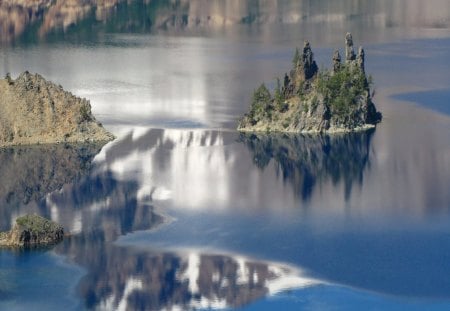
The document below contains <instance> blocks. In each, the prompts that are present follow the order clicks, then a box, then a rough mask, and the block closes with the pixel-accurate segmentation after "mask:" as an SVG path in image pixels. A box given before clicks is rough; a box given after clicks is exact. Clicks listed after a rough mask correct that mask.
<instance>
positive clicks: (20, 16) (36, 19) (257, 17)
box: [0, 0, 450, 42]
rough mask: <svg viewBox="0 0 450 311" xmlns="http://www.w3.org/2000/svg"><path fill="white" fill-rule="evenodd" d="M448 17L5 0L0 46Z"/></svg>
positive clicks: (388, 9) (435, 10) (444, 17)
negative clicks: (71, 36)
mask: <svg viewBox="0 0 450 311" xmlns="http://www.w3.org/2000/svg"><path fill="white" fill-rule="evenodd" d="M448 14H449V9H448V3H447V1H446V0H433V1H432V4H431V3H430V2H427V4H424V3H423V1H421V0H400V1H395V2H392V1H383V0H377V1H372V0H371V1H368V0H367V1H358V2H355V1H352V0H342V1H332V2H330V1H310V0H302V1H297V0H287V1H286V0H270V1H265V0H246V1H234V0H228V1H209V0H181V1H172V0H167V1H164V0H157V1H148V0H132V1H123V0H106V1H105V0H102V1H99V0H57V1H52V2H50V1H47V0H38V1H23V0H6V1H2V2H1V3H0V29H1V31H0V37H1V39H0V41H3V42H11V41H14V40H15V39H17V38H20V39H21V40H23V41H34V40H37V39H38V38H47V39H55V38H58V37H59V36H63V37H64V36H65V34H67V33H76V34H77V35H76V38H77V39H80V38H84V39H90V38H92V37H93V36H95V35H96V34H99V33H104V32H118V33H123V32H133V33H154V32H164V33H183V32H187V33H191V32H194V33H197V32H210V31H227V32H228V31H229V30H230V28H232V27H233V26H236V25H246V26H247V25H248V26H251V25H257V26H258V28H260V27H264V26H270V27H273V26H276V25H292V24H293V25H305V24H312V25H314V24H317V25H321V26H322V25H323V23H328V24H330V25H335V26H337V27H342V26H343V25H344V24H349V23H356V26H355V25H353V26H352V25H350V24H349V25H348V26H351V27H350V28H355V29H358V28H360V27H371V28H373V27H377V28H396V27H405V26H406V27H419V28H435V29H439V28H444V29H445V28H449V27H450V23H449V20H448ZM305 30H307V29H305ZM347 30H348V29H347Z"/></svg>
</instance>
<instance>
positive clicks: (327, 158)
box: [240, 130, 374, 200]
mask: <svg viewBox="0 0 450 311" xmlns="http://www.w3.org/2000/svg"><path fill="white" fill-rule="evenodd" d="M373 133H374V130H369V131H365V132H361V133H349V134H344V135H332V136H328V135H324V136H317V135H314V136H308V135H289V134H270V135H268V134H241V135H240V141H241V142H242V143H244V144H245V145H246V146H247V147H248V149H249V150H250V151H251V152H252V154H253V161H254V163H255V165H257V166H258V167H259V168H261V169H265V168H266V167H267V166H268V165H269V163H270V162H271V161H272V160H274V161H275V163H276V165H277V169H278V171H279V173H280V174H281V175H282V177H283V180H285V181H289V182H290V183H291V184H292V185H293V187H294V190H295V191H298V193H299V195H300V196H301V197H302V199H304V200H307V199H308V198H309V197H310V196H311V194H312V192H313V189H314V187H315V186H317V185H320V184H322V183H324V182H326V181H327V180H330V181H331V182H332V183H333V185H337V184H339V183H341V182H342V183H343V184H344V192H345V199H346V200H348V199H349V198H350V196H351V192H352V187H353V184H354V183H355V182H356V183H358V184H359V185H362V181H363V172H364V171H365V170H366V168H369V167H370V153H371V148H370V142H371V138H372V135H373Z"/></svg>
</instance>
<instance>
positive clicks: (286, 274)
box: [77, 244, 316, 310]
mask: <svg viewBox="0 0 450 311" xmlns="http://www.w3.org/2000/svg"><path fill="white" fill-rule="evenodd" d="M82 255H86V256H81V257H80V258H77V259H81V260H77V262H78V263H80V264H82V265H83V266H85V267H86V268H87V269H88V274H87V275H86V276H85V277H83V278H82V280H81V281H80V284H79V285H78V292H79V294H80V295H81V297H82V299H83V300H84V304H85V307H86V308H87V309H102V308H103V309H108V310H112V309H117V308H119V309H126V310H167V309H169V310H170V309H172V308H175V307H178V308H179V309H181V310H188V309H189V310H191V309H195V308H197V309H202V308H219V309H222V308H226V307H234V308H236V307H239V306H243V305H246V304H248V303H250V302H252V301H254V300H256V299H260V298H262V297H264V296H265V295H268V294H274V293H275V292H276V291H280V290H283V289H284V290H286V289H289V288H296V287H297V288H298V287H303V286H307V285H313V284H315V283H316V281H314V280H312V279H307V278H302V277H301V276H300V275H299V273H298V271H296V270H295V269H293V268H290V267H288V266H284V265H281V264H276V263H267V262H262V261H253V260H250V259H247V258H244V257H239V256H233V255H214V254H202V253H200V252H197V251H195V250H191V251H189V252H185V253H172V252H161V251H159V252H158V251H151V250H149V251H145V250H139V249H133V248H126V247H116V246H114V245H106V244H103V245H101V246H100V245H99V246H98V247H96V252H95V258H94V256H93V255H92V254H82ZM286 279H289V281H290V283H288V285H287V286H286V285H284V286H283V285H281V286H278V287H277V284H276V283H277V282H283V281H285V280H286ZM271 291H272V292H271ZM125 306H126V307H125ZM124 307H125V308H124Z"/></svg>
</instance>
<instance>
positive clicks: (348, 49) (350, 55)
mask: <svg viewBox="0 0 450 311" xmlns="http://www.w3.org/2000/svg"><path fill="white" fill-rule="evenodd" d="M355 58H356V55H355V51H354V50H353V38H352V34H351V33H349V32H347V34H346V35H345V59H346V61H347V62H351V61H353V60H355Z"/></svg>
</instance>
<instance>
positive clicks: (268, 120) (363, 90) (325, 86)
mask: <svg viewBox="0 0 450 311" xmlns="http://www.w3.org/2000/svg"><path fill="white" fill-rule="evenodd" d="M345 44H346V47H345V61H344V62H341V55H340V53H339V51H338V50H336V51H335V52H334V55H333V68H332V69H331V70H319V69H318V66H317V64H316V62H315V61H314V57H313V52H312V50H311V46H310V44H309V42H307V41H305V43H304V46H303V51H302V52H301V53H300V51H299V50H298V49H297V50H296V53H295V55H294V59H293V64H294V68H293V69H292V70H291V72H290V73H289V75H288V74H285V76H284V79H283V82H282V85H281V83H280V79H277V83H276V86H275V90H274V94H273V95H272V94H271V93H270V92H269V90H268V89H267V87H266V86H265V85H264V84H262V85H261V86H260V87H259V88H258V89H257V90H256V91H255V92H254V94H253V99H252V103H251V107H250V111H249V112H248V113H247V114H245V116H244V117H243V118H242V119H241V120H240V121H239V125H238V130H239V131H247V132H293V133H321V132H327V133H333V132H352V131H357V130H364V129H368V128H373V127H375V125H376V124H377V123H379V122H380V121H381V117H382V116H381V113H380V112H378V111H377V110H376V108H375V105H374V104H373V102H372V96H371V91H370V86H371V83H372V81H371V77H367V76H366V72H365V68H364V65H365V64H364V61H365V56H364V49H363V48H362V47H360V48H359V49H358V53H357V54H356V53H355V51H354V48H353V39H352V35H351V34H350V33H347V35H346V37H345Z"/></svg>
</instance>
